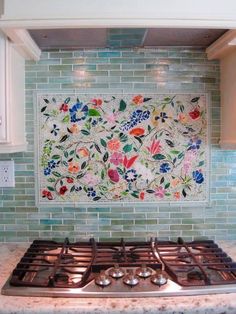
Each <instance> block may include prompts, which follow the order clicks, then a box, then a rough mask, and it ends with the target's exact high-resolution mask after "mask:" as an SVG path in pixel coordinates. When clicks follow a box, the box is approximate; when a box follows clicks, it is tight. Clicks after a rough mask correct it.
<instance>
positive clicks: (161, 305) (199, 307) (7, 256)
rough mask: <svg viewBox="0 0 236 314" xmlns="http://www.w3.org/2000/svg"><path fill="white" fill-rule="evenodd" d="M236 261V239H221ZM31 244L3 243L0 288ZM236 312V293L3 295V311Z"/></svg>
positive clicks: (108, 313) (43, 313)
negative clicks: (77, 295) (181, 295)
mask: <svg viewBox="0 0 236 314" xmlns="http://www.w3.org/2000/svg"><path fill="white" fill-rule="evenodd" d="M218 244H219V245H220V246H221V247H222V248H223V249H224V250H225V251H226V252H227V253H228V254H229V255H230V256H231V257H232V258H233V259H234V260H236V241H218ZM28 246H29V244H28V243H27V244H12V243H11V244H10V243H9V244H4V243H0V251H1V254H0V287H2V286H3V285H4V283H5V281H6V280H7V278H8V277H9V275H10V273H11V271H12V269H13V268H14V267H15V265H16V263H17V262H18V261H19V259H20V258H21V256H22V255H23V253H24V252H25V249H26V248H27V247H28ZM10 313H11V314H13V313H14V314H18V313H21V314H23V313H24V314H35V313H40V314H50V313H57V314H60V313H61V314H62V313H63V314H67V313H70V314H71V313H76V314H81V313H83V314H88V313H94V314H96V313H97V314H98V313H99V314H100V313H101V314H105V313H106V314H118V313H122V314H126V313H129V314H141V313H142V314H143V313H148V314H158V313H163V314H203V313H204V314H213V313H214V314H235V313H236V293H230V294H216V295H203V296H183V297H157V298H124V299H123V298H122V299H117V298H102V299H99V298H84V299H82V298H81V299H79V298H47V297H46V298H45V297H43V298H42V297H15V296H3V295H0V314H10Z"/></svg>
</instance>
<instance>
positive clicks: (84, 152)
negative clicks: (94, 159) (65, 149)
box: [77, 147, 89, 158]
mask: <svg viewBox="0 0 236 314" xmlns="http://www.w3.org/2000/svg"><path fill="white" fill-rule="evenodd" d="M77 155H78V156H79V157H81V158H82V157H88V156H89V151H88V149H87V148H85V147H82V148H79V149H78V150H77Z"/></svg>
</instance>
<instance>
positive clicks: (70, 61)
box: [62, 57, 85, 64]
mask: <svg viewBox="0 0 236 314" xmlns="http://www.w3.org/2000/svg"><path fill="white" fill-rule="evenodd" d="M62 64H85V58H81V57H80V58H73V59H72V58H70V59H64V58H63V59H62Z"/></svg>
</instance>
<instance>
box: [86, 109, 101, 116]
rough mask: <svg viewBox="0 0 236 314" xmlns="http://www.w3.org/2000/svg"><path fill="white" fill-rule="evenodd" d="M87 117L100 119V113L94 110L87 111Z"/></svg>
mask: <svg viewBox="0 0 236 314" xmlns="http://www.w3.org/2000/svg"><path fill="white" fill-rule="evenodd" d="M88 115H89V117H100V116H101V114H100V112H99V111H97V110H96V109H89V111H88Z"/></svg>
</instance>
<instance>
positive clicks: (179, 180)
mask: <svg viewBox="0 0 236 314" xmlns="http://www.w3.org/2000/svg"><path fill="white" fill-rule="evenodd" d="M37 108H38V113H37V116H38V117H37V121H39V125H38V157H37V160H38V173H37V178H38V189H39V192H38V193H39V203H41V204H58V203H62V204H63V203H68V204H70V203H90V202H92V203H103V204H104V203H111V202H129V203H130V202H150V203H158V202H167V203H170V202H178V201H181V202H188V201H206V200H207V197H208V195H207V194H208V193H207V190H208V189H207V182H208V152H207V151H208V143H207V141H208V136H207V129H208V126H207V98H206V95H201V94H200V95H196V94H170V95H159V94H148V95H144V94H142V95H141V94H137V95H134V94H127V95H111V94H101V95H91V94H90V95H89V94H81V95H71V96H70V95H63V94H54V95H39V96H38V106H37Z"/></svg>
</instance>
